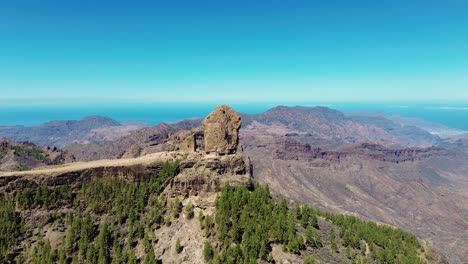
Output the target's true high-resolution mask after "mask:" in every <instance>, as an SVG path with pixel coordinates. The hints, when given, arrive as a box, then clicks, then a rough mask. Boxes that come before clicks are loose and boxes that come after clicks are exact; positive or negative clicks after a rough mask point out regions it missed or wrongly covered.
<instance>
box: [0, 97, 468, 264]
mask: <svg viewBox="0 0 468 264" xmlns="http://www.w3.org/2000/svg"><path fill="white" fill-rule="evenodd" d="M99 120H101V118H100V117H93V118H91V119H84V120H82V121H76V122H84V123H86V124H87V125H82V126H81V125H76V123H75V122H71V123H70V122H69V123H66V122H51V123H48V124H45V125H43V126H41V127H34V128H27V127H21V128H15V127H7V128H5V127H4V128H1V127H0V136H3V137H6V138H8V140H7V139H5V140H4V141H3V143H2V145H1V148H0V171H1V172H0V193H1V194H2V195H1V204H2V208H1V210H2V216H1V219H0V220H1V223H2V226H1V233H2V235H0V236H1V237H0V238H1V241H2V245H1V247H0V249H1V252H0V253H1V256H0V260H1V261H0V262H7V263H15V262H17V263H18V262H19V263H161V262H162V263H206V262H211V263H466V261H467V260H468V255H467V252H466V248H468V218H467V217H468V204H467V202H466V201H468V156H467V154H466V153H467V148H466V146H467V145H466V144H465V143H464V142H465V141H466V140H465V138H464V137H463V135H459V137H448V136H447V135H452V134H451V133H449V132H450V129H449V128H446V127H443V126H440V125H438V126H437V129H438V130H437V131H440V133H439V134H437V133H434V131H429V128H428V126H431V125H430V124H428V123H417V122H414V124H415V125H414V126H412V125H408V123H407V122H406V121H405V120H402V119H397V118H390V117H385V116H375V115H363V114H360V115H345V114H343V113H341V112H338V111H335V110H332V109H328V108H324V107H317V108H308V107H283V106H281V107H276V108H273V109H271V110H269V111H267V112H265V113H261V114H257V115H244V114H241V115H239V114H237V113H236V112H235V111H234V110H233V109H231V108H229V107H227V106H221V107H219V108H217V109H216V110H215V111H213V112H212V113H211V114H210V115H209V116H208V117H207V118H205V119H204V120H203V121H202V120H188V121H183V122H180V123H177V124H159V125H157V126H154V127H135V126H134V125H133V126H132V127H131V128H129V127H126V126H125V125H122V124H119V123H118V122H115V121H113V120H109V119H107V118H102V120H103V122H102V123H101V122H100V121H99ZM70 124H72V125H70ZM80 124H81V123H80ZM52 126H53V127H54V128H51V127H52ZM15 129H18V130H15ZM49 129H52V130H53V131H55V132H54V133H55V134H54V136H51V134H50V133H49V132H48V131H49ZM67 129H68V130H67ZM77 130H79V131H77ZM116 131H119V133H117V132H116ZM447 131H448V132H447ZM106 134H109V136H107V135H106ZM33 135H34V136H33ZM110 135H112V136H110ZM24 141H29V142H28V143H25V142H24ZM57 142H59V143H60V144H58V145H59V148H57V147H54V145H55V146H57V144H56V143H57ZM265 186H268V187H265ZM368 221H369V222H368ZM376 223H377V224H376ZM403 230H404V231H403ZM408 232H409V233H408ZM410 233H412V234H414V235H415V236H414V235H412V234H410Z"/></svg>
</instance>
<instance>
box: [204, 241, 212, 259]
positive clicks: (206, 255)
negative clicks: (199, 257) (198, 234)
mask: <svg viewBox="0 0 468 264" xmlns="http://www.w3.org/2000/svg"><path fill="white" fill-rule="evenodd" d="M203 257H204V258H205V260H206V261H210V260H211V259H213V247H212V246H211V242H210V241H209V240H206V241H205V245H204V246H203Z"/></svg>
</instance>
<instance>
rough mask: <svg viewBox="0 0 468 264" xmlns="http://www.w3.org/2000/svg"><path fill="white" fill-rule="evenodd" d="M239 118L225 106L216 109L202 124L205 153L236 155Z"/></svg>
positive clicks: (239, 125)
mask: <svg viewBox="0 0 468 264" xmlns="http://www.w3.org/2000/svg"><path fill="white" fill-rule="evenodd" d="M240 127H241V117H240V116H239V114H237V113H236V111H234V110H233V109H232V108H230V107H229V106H227V105H221V106H219V107H217V108H216V109H215V110H214V111H213V112H211V114H209V115H208V117H206V118H205V119H204V120H203V122H202V129H203V134H204V142H205V152H206V153H216V154H219V155H226V154H233V153H236V151H237V147H238V144H239V129H240Z"/></svg>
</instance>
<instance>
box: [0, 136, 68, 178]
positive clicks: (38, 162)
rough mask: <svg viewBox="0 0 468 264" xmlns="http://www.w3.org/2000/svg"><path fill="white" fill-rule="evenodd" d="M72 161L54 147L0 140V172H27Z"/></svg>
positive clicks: (65, 153)
mask: <svg viewBox="0 0 468 264" xmlns="http://www.w3.org/2000/svg"><path fill="white" fill-rule="evenodd" d="M72 161H74V158H73V156H71V155H70V154H69V153H67V152H66V151H62V150H59V149H57V148H55V147H38V146H36V145H34V144H32V143H18V142H13V141H11V140H7V139H3V140H0V171H17V170H29V169H32V168H37V167H42V166H47V165H54V164H62V163H66V162H72Z"/></svg>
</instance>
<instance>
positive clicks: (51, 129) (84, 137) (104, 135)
mask: <svg viewBox="0 0 468 264" xmlns="http://www.w3.org/2000/svg"><path fill="white" fill-rule="evenodd" d="M141 128H142V125H141V124H136V125H135V124H131V125H125V126H124V125H121V124H120V123H119V122H117V121H115V120H112V119H110V118H107V117H101V116H90V117H86V118H83V119H81V120H67V121H51V122H48V123H45V124H43V125H40V126H34V127H24V126H0V137H4V138H8V139H11V140H14V141H18V142H22V141H28V142H32V143H34V144H36V145H39V146H55V147H59V148H63V147H65V146H66V145H68V144H70V143H72V142H75V141H78V142H103V141H106V140H115V139H118V138H119V137H122V136H125V135H128V134H129V133H130V132H131V131H134V130H137V129H141Z"/></svg>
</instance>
